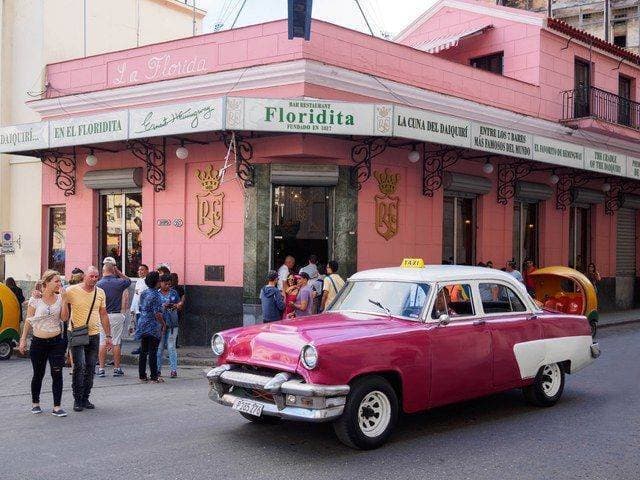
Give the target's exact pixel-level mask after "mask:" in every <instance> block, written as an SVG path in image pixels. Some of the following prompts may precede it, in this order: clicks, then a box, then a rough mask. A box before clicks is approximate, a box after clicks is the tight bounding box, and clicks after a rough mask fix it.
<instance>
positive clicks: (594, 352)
mask: <svg viewBox="0 0 640 480" xmlns="http://www.w3.org/2000/svg"><path fill="white" fill-rule="evenodd" d="M600 353H602V352H601V351H600V345H598V343H597V342H596V343H592V344H591V358H598V357H599V356H600Z"/></svg>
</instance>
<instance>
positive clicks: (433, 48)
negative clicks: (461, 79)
mask: <svg viewBox="0 0 640 480" xmlns="http://www.w3.org/2000/svg"><path fill="white" fill-rule="evenodd" d="M492 28H493V25H483V26H482V27H474V28H469V29H467V30H464V31H462V32H460V33H456V34H455V35H444V36H441V37H437V38H434V39H433V40H429V41H428V42H424V43H420V44H418V45H415V48H417V49H418V50H422V51H423V52H427V53H439V52H442V51H443V50H447V49H449V48H452V47H455V46H457V45H458V42H459V41H460V40H462V39H463V38H469V37H473V36H474V35H481V34H483V33H484V32H486V31H487V30H491V29H492Z"/></svg>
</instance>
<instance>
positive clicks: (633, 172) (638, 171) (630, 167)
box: [627, 157, 640, 179]
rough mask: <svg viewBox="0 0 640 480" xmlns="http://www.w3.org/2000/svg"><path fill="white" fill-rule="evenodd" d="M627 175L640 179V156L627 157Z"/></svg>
mask: <svg viewBox="0 0 640 480" xmlns="http://www.w3.org/2000/svg"><path fill="white" fill-rule="evenodd" d="M627 177H631V178H635V179H640V158H634V157H627Z"/></svg>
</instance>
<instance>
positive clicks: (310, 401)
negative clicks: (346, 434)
mask: <svg viewBox="0 0 640 480" xmlns="http://www.w3.org/2000/svg"><path fill="white" fill-rule="evenodd" d="M206 377H207V380H208V381H209V387H210V388H209V398H210V399H211V400H213V401H214V402H218V403H220V404H221V405H226V406H228V407H231V406H233V404H234V402H235V401H236V400H238V399H240V398H243V399H247V400H251V401H252V402H255V403H258V404H260V405H262V414H263V415H268V416H273V417H280V418H285V419H288V420H301V421H306V422H327V421H331V420H334V419H336V418H338V417H339V416H340V415H342V412H343V410H344V405H345V402H346V399H347V394H348V393H349V385H315V384H311V383H303V382H302V381H300V380H297V379H292V375H291V374H290V373H285V372H282V373H278V374H276V375H275V376H273V377H271V376H266V375H260V374H254V373H248V372H243V371H240V370H239V366H237V365H220V366H219V367H215V368H212V369H211V370H209V372H208V373H207V374H206ZM245 388H250V389H259V390H263V391H265V392H268V393H269V394H271V395H272V396H273V400H274V403H271V402H268V401H261V400H258V399H255V398H252V397H248V396H246V395H245V392H244V390H243V389H245Z"/></svg>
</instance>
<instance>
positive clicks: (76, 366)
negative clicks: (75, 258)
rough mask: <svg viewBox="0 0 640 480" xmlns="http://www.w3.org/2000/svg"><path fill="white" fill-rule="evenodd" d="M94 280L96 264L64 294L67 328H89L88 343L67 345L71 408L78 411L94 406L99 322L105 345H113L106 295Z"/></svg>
mask: <svg viewBox="0 0 640 480" xmlns="http://www.w3.org/2000/svg"><path fill="white" fill-rule="evenodd" d="M97 282H98V270H97V269H96V267H89V268H88V269H87V270H86V272H85V275H84V281H83V282H82V283H79V284H78V285H74V286H72V287H71V288H69V289H68V290H67V291H66V292H65V295H64V307H63V308H64V309H63V313H62V315H63V316H62V318H63V319H66V318H68V317H69V313H70V314H71V318H70V320H71V321H70V322H69V330H72V329H73V328H79V327H84V326H85V325H87V324H88V330H89V345H79V346H75V347H71V352H72V354H73V381H72V389H73V398H74V402H73V410H74V411H76V412H81V411H82V410H84V409H85V408H87V409H94V408H95V405H93V403H91V402H90V401H89V395H90V394H91V388H92V387H93V375H94V370H95V367H96V362H97V360H98V348H99V345H100V324H102V328H103V330H104V332H105V336H106V342H105V343H106V345H107V348H108V349H109V350H111V348H112V347H113V344H112V342H111V327H110V325H109V317H108V315H107V308H106V295H105V293H104V290H102V289H101V288H98V287H96V283H97ZM94 297H95V301H94ZM92 305H93V307H92Z"/></svg>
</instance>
